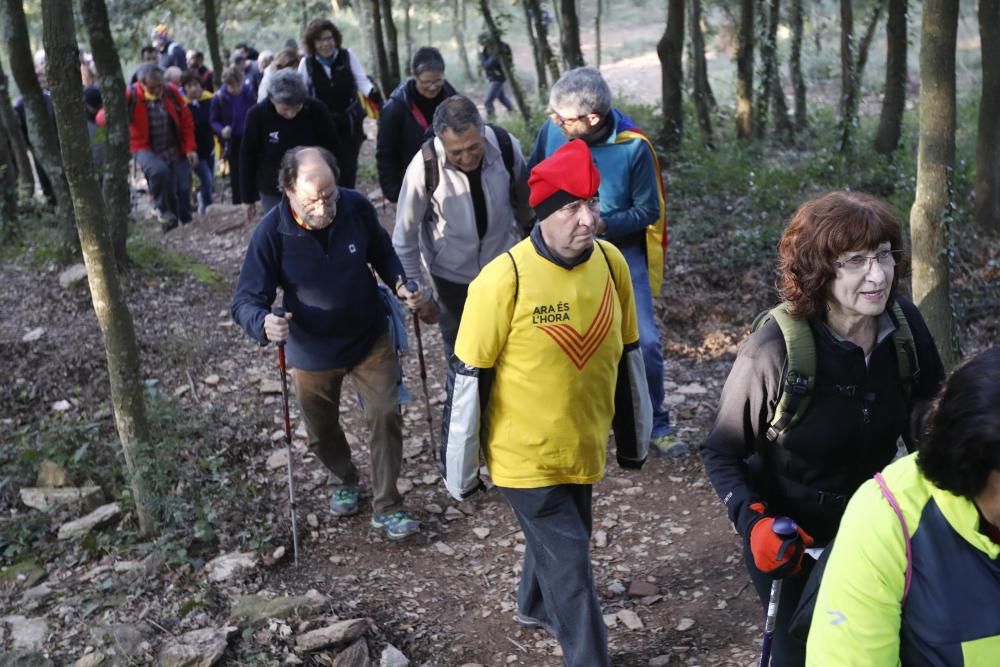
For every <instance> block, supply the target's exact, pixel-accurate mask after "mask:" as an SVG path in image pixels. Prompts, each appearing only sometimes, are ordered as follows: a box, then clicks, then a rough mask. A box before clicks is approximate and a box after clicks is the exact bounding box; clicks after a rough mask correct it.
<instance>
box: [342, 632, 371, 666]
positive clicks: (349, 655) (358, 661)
mask: <svg viewBox="0 0 1000 667" xmlns="http://www.w3.org/2000/svg"><path fill="white" fill-rule="evenodd" d="M371 664H372V663H371V657H370V656H369V655H368V643H367V642H365V640H364V638H361V639H359V640H357V641H356V642H354V643H353V644H351V645H350V646H348V647H347V648H346V649H344V650H343V651H341V652H340V653H338V654H337V658H336V660H334V661H333V667H370V665H371Z"/></svg>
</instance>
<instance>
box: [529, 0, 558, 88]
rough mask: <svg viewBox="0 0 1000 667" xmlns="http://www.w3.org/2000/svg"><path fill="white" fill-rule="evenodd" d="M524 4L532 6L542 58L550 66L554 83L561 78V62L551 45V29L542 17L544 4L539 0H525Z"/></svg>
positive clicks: (550, 74)
mask: <svg viewBox="0 0 1000 667" xmlns="http://www.w3.org/2000/svg"><path fill="white" fill-rule="evenodd" d="M524 4H525V5H526V6H528V7H530V8H531V20H532V21H533V22H534V24H535V34H536V35H538V45H539V47H540V48H541V49H542V60H543V61H545V64H546V66H547V67H548V68H549V78H550V79H551V80H552V83H555V82H556V81H558V80H559V62H558V61H557V60H556V55H555V53H553V51H552V47H551V46H549V29H548V26H547V25H546V24H545V20H544V18H543V17H542V6H541V3H540V2H539V0H524Z"/></svg>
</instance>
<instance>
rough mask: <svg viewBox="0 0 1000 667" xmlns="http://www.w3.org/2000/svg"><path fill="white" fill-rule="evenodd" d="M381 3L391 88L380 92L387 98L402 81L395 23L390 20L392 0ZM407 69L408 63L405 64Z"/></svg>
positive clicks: (383, 0)
mask: <svg viewBox="0 0 1000 667" xmlns="http://www.w3.org/2000/svg"><path fill="white" fill-rule="evenodd" d="M381 3H382V27H383V28H384V29H385V50H386V57H387V58H388V59H389V83H391V84H392V87H390V88H385V89H384V90H383V91H382V92H383V93H385V97H386V98H388V97H389V94H390V93H392V91H394V90H396V86H398V85H399V82H400V81H402V80H403V79H402V76H401V74H400V71H399V35H398V33H397V31H396V21H395V20H394V19H393V18H392V0H381ZM407 67H409V62H407Z"/></svg>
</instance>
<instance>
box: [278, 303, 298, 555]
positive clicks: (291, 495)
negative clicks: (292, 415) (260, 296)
mask: <svg viewBox="0 0 1000 667" xmlns="http://www.w3.org/2000/svg"><path fill="white" fill-rule="evenodd" d="M274 315H277V316H278V317H284V316H285V309H284V308H281V307H280V306H276V307H275V308H274ZM278 370H279V371H281V408H282V412H283V416H284V418H285V451H286V453H287V458H288V505H289V509H290V511H291V514H292V553H293V557H294V559H295V567H298V566H299V527H298V525H297V524H296V522H295V478H294V477H293V476H292V423H291V421H290V420H289V418H288V372H287V369H286V366H285V341H283V340H282V341H278Z"/></svg>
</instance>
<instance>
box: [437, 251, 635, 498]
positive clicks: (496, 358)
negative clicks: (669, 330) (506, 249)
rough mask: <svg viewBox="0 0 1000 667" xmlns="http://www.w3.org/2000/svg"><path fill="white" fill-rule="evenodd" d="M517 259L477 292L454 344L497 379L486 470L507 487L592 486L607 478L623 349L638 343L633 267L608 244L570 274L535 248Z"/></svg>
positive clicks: (498, 268)
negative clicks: (608, 448) (515, 265)
mask: <svg viewBox="0 0 1000 667" xmlns="http://www.w3.org/2000/svg"><path fill="white" fill-rule="evenodd" d="M598 243H600V242H598ZM602 248H603V250H604V253H602V252H601V249H602ZM510 253H511V255H512V256H513V258H514V262H511V258H510V257H508V256H507V255H506V254H503V255H500V256H499V257H497V258H495V259H494V260H493V261H491V262H490V263H489V264H487V265H486V267H484V268H483V270H482V272H480V274H479V276H478V277H476V279H475V280H474V281H473V282H472V284H471V285H470V286H469V296H468V299H467V300H466V302H465V311H464V313H463V316H462V323H461V325H460V327H459V330H458V339H457V341H456V343H455V354H456V355H457V356H458V358H459V359H461V360H462V361H463V362H465V363H467V364H469V365H471V366H475V367H477V368H493V369H494V370H495V373H496V376H495V379H494V382H493V386H492V390H491V393H490V397H489V402H488V404H487V407H486V413H485V415H484V425H485V428H484V429H483V431H484V434H485V435H484V437H483V442H482V448H483V452H484V455H485V457H486V464H487V466H488V467H489V470H490V475H491V477H492V478H493V482H494V483H496V484H498V485H500V486H507V487H513V488H536V487H542V486H552V485H555V484H593V483H595V482H597V481H598V480H600V479H601V477H602V476H603V475H604V465H605V459H606V455H607V442H608V429H609V427H610V425H611V417H612V415H613V414H614V395H615V382H616V380H617V377H618V362H619V361H620V360H621V356H622V349H623V345H624V344H631V343H634V342H636V341H637V340H638V339H639V334H638V328H637V325H636V316H635V304H634V300H633V296H632V281H631V278H630V277H629V271H628V265H627V264H626V263H625V259H624V257H622V255H621V253H620V252H619V251H618V249H617V248H615V247H614V246H612V245H610V244H607V243H600V247H598V246H597V245H596V244H595V246H594V251H593V253H592V254H591V256H590V258H589V259H588V260H587V261H586V262H584V263H582V264H579V265H577V266H575V267H573V268H572V269H565V268H562V267H560V266H557V265H555V264H553V263H552V262H551V261H549V260H547V259H545V258H544V257H542V256H540V255H539V254H538V253H537V252H536V251H535V248H534V246H533V245H532V243H531V240H530V239H525V240H524V241H521V242H520V243H518V244H517V245H516V246H514V247H513V248H511V250H510ZM605 255H606V256H607V260H605ZM514 263H516V264H517V273H516V276H515V269H514ZM612 273H613V275H612ZM515 292H516V296H515Z"/></svg>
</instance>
